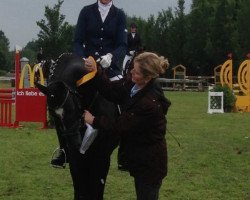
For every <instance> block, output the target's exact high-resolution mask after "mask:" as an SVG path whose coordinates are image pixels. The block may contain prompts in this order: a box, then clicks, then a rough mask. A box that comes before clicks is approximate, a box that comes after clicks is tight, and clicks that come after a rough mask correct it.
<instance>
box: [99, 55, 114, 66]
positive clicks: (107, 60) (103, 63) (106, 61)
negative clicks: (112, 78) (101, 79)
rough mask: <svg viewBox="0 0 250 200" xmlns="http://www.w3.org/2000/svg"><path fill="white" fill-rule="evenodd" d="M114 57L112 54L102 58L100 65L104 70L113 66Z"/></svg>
mask: <svg viewBox="0 0 250 200" xmlns="http://www.w3.org/2000/svg"><path fill="white" fill-rule="evenodd" d="M112 57H113V55H112V54H111V53H107V54H106V55H104V56H101V61H100V64H101V66H102V67H103V68H108V67H110V65H111V62H112Z"/></svg>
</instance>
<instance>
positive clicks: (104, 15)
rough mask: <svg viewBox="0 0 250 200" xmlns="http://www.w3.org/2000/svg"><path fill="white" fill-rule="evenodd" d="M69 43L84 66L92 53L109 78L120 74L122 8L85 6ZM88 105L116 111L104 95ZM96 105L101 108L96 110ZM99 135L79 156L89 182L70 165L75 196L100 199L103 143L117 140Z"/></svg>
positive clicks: (105, 157)
mask: <svg viewBox="0 0 250 200" xmlns="http://www.w3.org/2000/svg"><path fill="white" fill-rule="evenodd" d="M73 45H74V52H75V53H76V54H78V55H79V56H81V57H82V58H83V59H84V60H85V65H86V67H88V66H91V65H92V64H93V63H92V60H91V59H89V58H88V57H89V56H92V57H94V58H95V59H96V60H97V59H99V60H100V65H101V66H102V68H105V73H106V75H107V76H108V77H109V79H110V80H111V81H114V80H118V79H120V78H122V76H121V74H122V66H121V65H122V61H123V59H124V56H125V54H126V51H127V29H126V17H125V14H124V12H123V11H122V10H121V9H118V8H117V7H115V6H114V4H113V1H112V0H98V1H97V2H96V3H94V4H91V5H88V6H85V7H84V8H83V9H82V10H81V12H80V14H79V17H78V21H77V25H76V30H75V36H74V44H73ZM91 93H93V92H92V91H89V93H88V95H87V96H89V95H91ZM91 108H93V109H95V111H96V112H99V113H101V114H102V115H111V114H110V113H111V111H113V113H118V111H117V106H116V105H115V104H113V103H111V102H109V101H107V100H106V99H104V98H103V97H102V96H101V95H98V97H97V98H95V100H94V105H93V106H91ZM99 108H101V109H103V110H99ZM100 135H102V134H98V136H97V138H96V141H98V142H99V143H98V144H99V146H98V147H97V145H96V146H95V145H93V148H96V149H94V150H93V148H92V149H89V150H88V151H89V154H90V152H92V153H93V152H94V155H91V156H87V155H86V156H85V157H84V156H83V160H84V159H86V160H87V161H86V162H88V164H87V165H88V166H85V168H88V167H89V168H92V170H91V171H92V172H93V173H94V174H91V173H87V172H86V174H85V175H86V176H87V177H85V179H86V180H87V179H88V180H90V182H88V183H85V182H86V181H85V182H84V181H81V180H79V178H78V177H77V176H80V175H79V173H84V171H83V170H82V169H79V167H75V166H70V167H71V174H72V178H73V182H74V189H75V200H78V199H85V198H86V199H96V200H101V199H103V192H104V185H105V181H106V176H107V173H108V170H109V165H110V154H111V152H112V150H113V148H112V149H107V147H110V146H112V147H115V146H117V144H118V141H113V143H112V142H111V143H112V144H106V143H108V142H110V141H109V139H107V138H103V137H101V136H100ZM58 137H59V143H60V148H62V149H65V150H66V153H67V148H66V147H65V145H64V141H63V138H60V136H58ZM64 160H65V157H64V155H63V154H60V155H59V157H57V158H56V159H54V160H52V164H53V163H56V164H58V165H60V164H61V165H62V164H63V163H64ZM90 163H92V164H90ZM75 164H76V163H75ZM90 165H91V166H90ZM89 168H88V170H89ZM77 170H80V171H77ZM81 176H82V175H81ZM75 180H77V181H75ZM100 181H101V182H100ZM100 183H101V184H100ZM85 184H87V185H88V187H86V185H85Z"/></svg>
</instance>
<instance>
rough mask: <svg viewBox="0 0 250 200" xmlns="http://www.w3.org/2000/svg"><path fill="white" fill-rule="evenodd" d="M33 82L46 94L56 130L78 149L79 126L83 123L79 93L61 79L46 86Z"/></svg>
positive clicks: (79, 139) (79, 141) (79, 140)
mask: <svg viewBox="0 0 250 200" xmlns="http://www.w3.org/2000/svg"><path fill="white" fill-rule="evenodd" d="M35 84H36V86H37V88H38V89H39V90H40V91H41V92H42V93H44V94H45V95H46V96H47V104H48V108H49V112H50V114H51V115H52V116H53V118H54V121H55V125H56V129H57V132H58V133H59V134H62V135H63V136H64V137H66V139H67V141H68V145H70V146H72V147H73V148H77V149H79V147H80V145H81V139H82V137H81V134H80V128H81V126H82V125H83V123H82V120H81V119H82V117H81V116H82V113H83V108H82V106H81V105H82V104H81V97H80V95H79V94H78V93H77V92H76V91H75V90H73V89H72V88H70V87H69V86H67V84H66V83H64V82H62V81H55V82H51V83H50V84H49V85H48V86H43V85H41V84H39V83H35Z"/></svg>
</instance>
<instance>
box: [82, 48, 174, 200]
mask: <svg viewBox="0 0 250 200" xmlns="http://www.w3.org/2000/svg"><path fill="white" fill-rule="evenodd" d="M168 65H169V64H168V61H167V59H164V58H163V57H159V56H158V55H156V54H154V53H150V52H144V53H142V54H140V55H138V56H137V57H136V58H135V59H134V68H133V69H132V70H131V78H126V79H125V78H124V79H121V80H119V81H115V82H110V81H109V80H108V79H106V78H105V75H102V73H101V72H99V73H98V74H97V75H96V77H95V78H94V82H95V85H96V87H97V88H98V90H99V92H100V93H101V94H102V95H104V96H105V97H106V98H107V99H109V100H110V101H113V102H115V103H117V104H120V105H122V113H121V115H120V116H119V117H117V118H116V119H115V120H114V119H111V118H108V117H105V116H102V115H95V116H94V115H92V114H91V113H90V112H89V111H85V114H84V120H85V122H86V123H89V124H91V125H92V126H93V127H94V128H97V129H99V130H104V131H105V132H106V133H110V134H113V135H115V134H120V135H121V136H122V138H123V142H124V151H125V153H126V158H127V162H128V170H129V172H130V175H131V176H133V177H134V181H135V188H136V194H137V200H157V199H158V194H159V189H160V187H161V184H162V179H163V178H164V177H165V176H166V174H167V145H166V140H165V134H166V124H167V121H166V117H165V116H166V114H167V111H168V107H169V106H170V101H168V100H167V99H166V98H165V97H164V93H163V91H162V90H161V88H160V87H159V86H158V84H157V83H156V78H157V77H158V76H159V75H160V74H162V73H164V72H165V70H166V68H167V67H168Z"/></svg>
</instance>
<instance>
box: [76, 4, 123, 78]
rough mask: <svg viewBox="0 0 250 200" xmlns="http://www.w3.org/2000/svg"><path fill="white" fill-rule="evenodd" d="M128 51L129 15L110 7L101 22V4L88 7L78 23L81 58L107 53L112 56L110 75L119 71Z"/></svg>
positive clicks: (77, 32) (78, 50)
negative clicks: (127, 24)
mask: <svg viewBox="0 0 250 200" xmlns="http://www.w3.org/2000/svg"><path fill="white" fill-rule="evenodd" d="M126 50H127V29H126V17H125V14H124V12H123V11H122V10H121V9H118V8H117V7H115V6H114V5H112V6H111V8H110V11H109V13H108V16H107V17H106V19H105V21H104V22H102V19H101V15H100V13H99V10H98V3H97V2H96V3H94V4H92V5H89V6H85V7H84V8H83V9H82V10H81V12H80V14H79V18H78V21H77V25H76V30H75V37H74V52H75V53H77V54H78V55H80V56H82V57H85V58H86V57H88V56H93V57H95V58H96V59H97V58H98V57H100V56H102V55H105V54H107V53H111V54H112V55H113V58H112V64H111V68H112V69H109V71H108V72H107V74H108V76H109V77H113V76H114V75H117V74H120V72H121V65H122V61H123V59H124V56H125V54H126Z"/></svg>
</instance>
